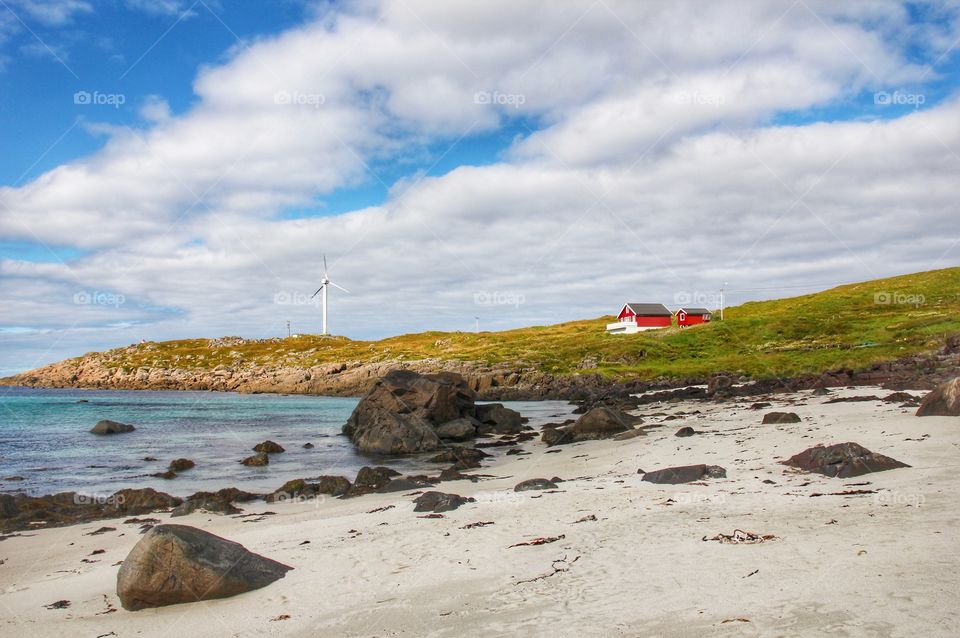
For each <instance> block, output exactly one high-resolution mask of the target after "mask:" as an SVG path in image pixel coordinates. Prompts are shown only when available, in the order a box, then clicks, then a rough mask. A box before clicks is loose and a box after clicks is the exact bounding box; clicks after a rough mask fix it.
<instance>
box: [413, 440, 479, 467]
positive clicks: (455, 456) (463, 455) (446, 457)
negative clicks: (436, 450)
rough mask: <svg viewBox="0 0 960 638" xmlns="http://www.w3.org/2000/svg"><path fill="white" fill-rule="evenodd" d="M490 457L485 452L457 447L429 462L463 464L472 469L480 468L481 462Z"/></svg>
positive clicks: (433, 457)
mask: <svg viewBox="0 0 960 638" xmlns="http://www.w3.org/2000/svg"><path fill="white" fill-rule="evenodd" d="M489 456H490V455H489V454H487V453H486V452H484V451H483V450H478V449H476V448H472V447H463V446H460V445H455V446H453V447H450V448H447V449H446V450H444V451H443V452H441V453H440V454H437V455H436V456H432V457H430V459H428V460H429V461H430V462H431V463H461V464H463V465H466V466H470V467H480V461H481V460H482V459H485V458H487V457H489ZM461 469H464V468H461Z"/></svg>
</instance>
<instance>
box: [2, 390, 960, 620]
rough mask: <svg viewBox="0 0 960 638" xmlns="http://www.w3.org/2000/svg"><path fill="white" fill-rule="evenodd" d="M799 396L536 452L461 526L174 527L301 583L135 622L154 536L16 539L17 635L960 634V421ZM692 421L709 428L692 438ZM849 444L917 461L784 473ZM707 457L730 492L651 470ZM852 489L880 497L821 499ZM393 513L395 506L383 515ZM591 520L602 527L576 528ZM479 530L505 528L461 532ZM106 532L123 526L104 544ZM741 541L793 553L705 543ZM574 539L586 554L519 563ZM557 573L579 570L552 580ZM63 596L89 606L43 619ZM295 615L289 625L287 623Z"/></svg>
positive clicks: (312, 518) (453, 520) (9, 599)
mask: <svg viewBox="0 0 960 638" xmlns="http://www.w3.org/2000/svg"><path fill="white" fill-rule="evenodd" d="M838 394H847V395H853V394H878V395H880V396H883V395H884V394H886V392H885V391H883V390H880V389H875V388H859V389H857V390H855V391H851V390H843V391H838V392H835V393H834V396H836V395H838ZM793 396H794V398H796V399H797V400H798V403H797V404H796V405H791V404H790V403H789V401H790V400H791V397H788V396H786V395H779V396H778V398H777V400H775V401H774V402H773V403H774V405H773V407H771V408H768V409H765V410H761V411H752V410H748V409H745V406H746V405H748V404H749V403H750V401H746V402H743V401H741V402H739V403H738V404H737V405H736V407H734V406H733V405H732V404H729V403H727V404H711V403H700V402H690V403H678V404H670V405H664V406H649V407H646V408H644V409H643V410H641V413H642V414H650V413H653V412H657V411H664V412H669V413H675V412H677V411H692V410H702V411H703V414H701V415H698V416H695V417H685V418H683V419H678V420H671V421H669V422H667V423H665V424H664V426H663V427H662V428H659V429H656V430H654V431H653V432H652V433H651V434H650V435H649V436H647V437H639V438H635V439H632V440H629V441H599V442H588V443H581V444H576V445H571V446H564V447H561V448H559V449H560V451H559V452H557V453H544V450H545V448H544V447H543V446H542V444H540V443H539V442H536V443H531V444H529V449H531V450H533V451H534V454H533V455H531V456H519V457H506V459H505V460H504V461H502V462H500V463H499V464H497V465H496V466H493V467H491V468H485V469H483V470H478V471H479V472H484V473H490V474H495V475H496V476H498V477H499V478H498V479H496V480H490V481H483V482H480V483H476V484H473V483H469V482H466V481H460V482H456V483H443V484H441V486H440V487H439V489H440V490H442V491H448V492H456V493H459V494H463V495H470V496H474V497H476V498H477V502H476V503H471V504H468V505H465V506H463V507H461V508H460V509H458V510H456V511H454V512H449V513H447V514H446V517H445V518H443V519H437V520H431V519H423V518H417V514H415V513H414V512H413V505H412V502H411V501H412V497H408V496H403V495H401V494H393V495H372V496H366V497H361V498H357V499H351V500H337V499H327V500H326V501H324V502H321V503H318V504H317V503H285V504H270V505H267V504H263V503H256V504H252V505H250V506H249V507H247V508H246V511H247V512H259V511H266V510H272V511H275V512H277V515H275V516H270V517H268V518H267V519H265V520H263V521H261V522H243V521H244V520H247V519H242V518H239V519H238V518H233V517H224V516H217V515H210V514H204V513H197V514H193V515H190V516H187V517H183V518H178V519H174V520H173V522H176V523H182V524H189V525H195V526H198V527H201V528H203V529H206V530H209V531H211V532H213V533H216V534H220V535H222V536H224V537H226V538H229V539H231V540H235V541H238V542H240V543H243V544H244V545H245V546H246V547H247V548H249V549H250V550H252V551H255V552H258V553H261V554H263V555H265V556H268V557H270V558H273V559H276V560H279V561H281V562H284V563H286V564H288V565H291V566H293V567H294V568H295V569H294V570H293V571H291V572H289V573H288V574H287V576H286V578H284V579H282V580H280V581H278V582H276V583H274V584H272V585H270V586H268V587H266V588H264V589H261V590H258V591H254V592H250V593H247V594H244V595H241V596H237V597H234V598H231V599H225V600H218V601H211V602H203V603H196V604H189V605H177V606H172V607H166V608H162V609H151V610H144V611H139V612H127V611H124V610H123V609H120V608H119V607H120V604H119V601H118V599H117V597H116V593H115V584H116V574H117V569H118V568H117V567H116V566H115V563H117V562H118V561H121V560H122V559H123V558H124V557H125V556H126V554H127V552H128V551H129V550H130V548H131V547H132V546H133V545H134V544H135V543H136V542H137V540H139V538H140V536H139V534H138V528H137V526H136V525H124V524H123V522H122V520H116V521H98V522H95V523H92V524H89V525H80V526H74V527H69V528H60V529H49V530H41V531H37V532H31V533H30V535H28V536H23V537H15V538H8V539H6V540H4V541H2V542H0V560H3V561H5V562H4V563H3V564H2V565H0V592H2V594H0V635H2V636H32V635H38V636H90V637H91V638H93V637H94V636H103V635H109V636H112V635H116V636H134V635H136V636H144V637H146V636H165V637H180V636H231V635H234V636H248V635H302V636H481V635H482V636H531V635H533V636H540V635H542V636H577V637H578V638H582V637H585V636H678V637H679V636H727V635H730V636H805V635H832V636H917V635H922V636H925V637H930V636H955V635H958V633H960V622H958V621H960V564H958V563H960V561H958V556H957V549H958V547H960V544H958V541H960V525H958V522H960V521H958V518H960V499H958V495H960V490H958V488H960V477H958V473H957V471H956V470H957V466H958V465H960V463H958V462H957V455H958V445H960V419H956V418H953V419H951V418H943V417H927V418H917V417H914V416H913V410H912V409H902V408H899V407H897V405H896V404H882V403H874V402H870V403H839V404H833V405H824V404H823V400H824V399H823V398H821V397H810V395H809V393H800V394H798V395H793ZM774 409H788V410H790V411H795V412H797V413H798V414H800V416H802V417H803V422H802V423H799V424H793V425H777V426H761V425H760V419H761V416H762V414H763V413H764V412H766V411H769V410H774ZM660 420H661V418H660V417H654V418H648V419H647V420H646V422H647V425H650V424H652V423H656V422H659V421H660ZM682 425H692V426H694V427H695V428H696V429H698V430H701V431H703V432H704V433H703V434H700V435H698V436H694V437H691V438H676V437H674V436H673V433H674V432H675V431H676V430H677V429H678V428H679V427H681V426H682ZM924 434H929V437H927V438H925V439H923V440H907V439H921V437H922V435H924ZM843 441H855V442H857V443H860V444H861V445H864V446H865V447H867V448H869V449H870V450H872V451H875V452H880V453H883V454H887V455H889V456H893V457H894V458H896V459H898V460H900V461H903V462H905V463H909V464H910V465H912V466H913V467H912V468H910V469H899V470H893V471H889V472H883V473H877V474H871V475H867V476H864V477H859V478H855V479H849V480H844V479H829V478H826V477H823V476H819V475H805V474H798V473H794V472H792V471H788V470H787V469H786V468H785V467H784V466H781V465H778V464H777V463H776V461H777V460H780V459H782V458H785V457H787V456H791V455H792V454H795V453H797V452H800V451H801V450H803V449H805V448H807V447H809V446H811V445H814V444H816V443H820V442H823V443H827V444H829V443H839V442H843ZM693 463H711V464H718V465H722V466H724V467H726V468H727V472H728V477H729V478H727V479H715V480H710V481H709V484H708V485H705V486H701V485H677V486H657V485H652V484H649V483H643V482H641V481H640V478H641V477H640V475H638V474H637V469H638V468H643V469H644V470H647V471H649V470H653V469H658V468H663V467H668V466H671V465H686V464H693ZM312 473H316V472H312ZM306 474H311V472H306ZM552 476H560V477H562V478H565V479H573V480H570V481H568V482H565V483H562V484H561V485H560V489H561V490H563V491H562V493H553V494H545V493H540V492H524V493H520V494H517V493H514V492H513V490H512V488H513V486H514V485H515V484H516V483H518V482H519V481H521V480H523V479H527V478H532V477H546V478H549V477H552ZM764 479H771V480H773V481H776V484H775V485H769V484H764V483H763V482H762V481H763V480H764ZM864 482H869V485H863V486H851V484H853V483H864ZM807 483H808V484H807ZM804 484H806V485H804ZM847 489H874V490H878V491H879V492H878V494H876V495H861V496H822V497H818V498H812V497H810V496H809V495H810V494H811V493H815V492H836V491H841V490H847ZM668 499H672V502H668ZM390 504H395V505H396V507H394V508H393V509H390V510H388V511H385V512H379V513H367V512H368V511H369V510H373V509H374V508H378V507H383V506H386V505H390ZM590 514H594V515H596V517H597V520H596V521H595V522H583V523H574V521H577V520H578V519H580V518H583V517H585V516H587V515H590ZM156 516H157V517H158V518H161V519H166V518H167V515H162V514H161V515H156ZM477 521H493V522H494V523H495V524H494V525H489V526H486V527H480V528H475V529H461V527H462V526H463V525H465V524H467V523H474V522H477ZM833 521H835V522H833ZM104 525H107V526H111V527H116V528H117V531H116V532H110V533H106V534H103V535H100V536H85V535H84V534H85V533H87V532H90V531H92V530H94V529H97V528H99V527H101V526H104ZM737 528H739V529H743V530H747V531H751V532H757V533H765V534H767V533H768V534H775V535H776V536H777V537H778V539H777V540H775V541H770V542H766V543H763V544H757V545H725V544H720V543H717V542H704V541H702V540H701V538H702V537H704V536H713V535H715V534H718V533H726V534H729V533H731V532H733V530H734V529H737ZM351 530H356V532H352V531H351ZM558 535H564V536H565V538H563V539H562V540H560V541H558V542H555V543H552V544H547V545H543V546H539V547H514V548H508V546H509V545H512V544H514V543H518V542H521V541H525V540H529V539H532V538H534V537H538V536H558ZM304 540H309V541H310V543H309V544H306V545H301V542H302V541H304ZM100 548H102V549H106V550H107V551H106V553H105V554H102V555H97V556H91V557H89V560H96V561H98V562H95V563H83V562H81V560H82V559H83V558H85V557H87V556H88V555H89V554H90V553H91V552H92V551H93V550H94V549H100ZM554 568H556V569H558V570H560V571H558V572H557V573H555V574H554V575H552V576H550V577H547V578H541V579H539V580H531V579H536V578H537V577H538V576H542V575H545V574H551V573H553V572H554ZM524 581H527V582H524ZM61 599H67V600H70V601H71V603H72V604H71V606H70V607H69V608H68V609H62V610H48V609H45V608H44V605H47V604H49V603H53V602H54V601H57V600H61ZM111 608H113V609H116V611H114V612H111V613H106V614H104V613H103V612H105V611H106V610H108V609H111ZM281 616H289V618H287V619H280V620H275V619H276V618H278V617H281ZM111 632H113V633H111Z"/></svg>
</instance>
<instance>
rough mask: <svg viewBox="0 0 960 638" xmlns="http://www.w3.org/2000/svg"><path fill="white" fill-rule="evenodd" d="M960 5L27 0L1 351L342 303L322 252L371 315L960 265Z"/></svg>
mask: <svg viewBox="0 0 960 638" xmlns="http://www.w3.org/2000/svg"><path fill="white" fill-rule="evenodd" d="M958 14H960V5H958V3H956V2H952V1H949V2H920V3H918V2H911V3H902V2H896V1H894V0H878V1H877V2H872V3H859V4H849V5H848V4H841V5H837V3H832V2H826V1H823V2H821V1H816V0H806V1H800V2H782V3H781V2H771V3H763V4H750V3H747V4H743V3H735V2H717V3H711V5H710V7H709V8H708V9H704V8H703V5H702V4H697V3H683V2H679V3H631V2H615V1H613V0H610V1H605V2H561V3H549V2H539V1H536V0H530V1H529V2H519V3H517V2H513V3H511V2H493V3H488V4H484V5H483V6H481V5H479V4H470V3H465V4H462V5H456V6H452V5H451V6H446V5H444V6H440V5H438V4H436V3H431V2H427V1H422V0H405V1H400V0H367V1H365V2H361V3H351V4H348V5H341V4H338V3H329V2H308V1H305V0H304V1H296V0H279V1H277V2H246V1H244V2H231V1H229V0H218V1H213V0H204V1H200V2H190V1H189V0H157V1H155V2H146V1H144V0H104V1H102V2H91V1H88V0H3V1H2V2H0V82H2V87H3V90H2V91H0V131H2V134H0V149H2V152H0V204H2V206H0V284H2V285H0V297H2V299H0V301H3V307H4V314H5V315H6V316H0V341H3V343H4V346H5V348H4V350H5V353H7V354H5V355H4V356H5V358H4V359H3V360H2V361H0V370H6V371H9V370H17V369H23V368H25V367H30V366H31V365H33V364H35V363H40V362H43V361H45V360H49V359H54V358H60V357H62V356H67V355H69V354H72V353H73V354H75V353H79V352H84V351H87V350H90V349H93V348H103V347H109V346H116V345H122V344H124V343H128V342H131V341H138V340H140V339H164V338H175V337H189V336H197V335H203V336H217V335H220V334H244V335H246V336H269V335H272V334H278V333H281V332H284V331H285V322H286V320H292V321H294V323H295V325H299V326H301V329H302V330H304V331H313V330H314V329H315V328H316V327H317V326H316V325H315V322H316V308H315V306H314V305H311V304H309V303H305V304H295V305H293V306H288V305H284V304H278V302H277V301H276V299H277V298H284V299H286V298H290V297H291V293H299V291H301V290H309V291H311V292H312V290H313V289H315V286H314V284H315V283H316V278H317V276H318V274H317V273H318V269H319V265H318V264H319V262H320V257H321V256H322V254H327V255H328V256H329V258H330V262H331V264H332V268H333V269H334V272H335V280H336V279H339V280H340V281H341V283H343V285H345V286H346V287H348V288H350V289H351V291H352V292H353V294H351V295H349V296H344V297H343V298H342V299H338V300H337V302H336V303H337V304H338V305H337V307H336V314H335V315H334V316H335V317H336V319H338V320H339V325H340V327H341V330H339V331H338V332H341V333H344V334H347V335H348V336H351V337H354V338H372V337H380V336H386V335H389V334H394V333H397V332H406V331H414V330H425V329H443V330H456V329H471V327H472V326H473V324H474V317H475V316H481V322H482V325H483V326H484V327H486V328H489V329H494V328H506V327H511V326H519V325H527V324H531V323H553V322H556V321H563V320H568V319H575V318H582V317H586V316H596V315H598V314H602V313H604V312H610V311H611V308H612V307H619V305H620V304H621V303H622V302H623V301H625V300H627V298H628V297H629V300H631V301H639V300H651V301H663V302H666V303H667V304H668V305H670V301H671V299H673V298H674V297H677V295H682V294H687V295H689V294H690V293H697V294H700V295H701V296H703V295H705V296H707V297H708V298H712V296H715V293H716V291H717V290H718V289H719V287H720V286H722V285H724V283H725V282H727V283H728V285H727V289H728V290H733V291H734V292H733V293H730V295H731V300H732V301H733V302H734V303H736V302H740V301H745V300H747V299H754V298H763V297H776V296H781V295H786V294H796V293H797V292H798V291H799V292H802V291H803V290H805V289H811V290H812V289H815V288H817V287H823V286H824V285H825V284H828V283H832V282H836V283H841V282H844V281H852V280H858V279H870V278H874V277H880V276H886V275H892V274H898V273H903V272H910V271H915V270H924V269H930V268H935V267H945V266H948V265H952V264H955V263H956V262H957V250H956V240H957V239H960V238H957V237H954V235H955V233H951V232H950V231H947V232H945V233H936V232H934V231H932V230H931V229H932V228H936V227H938V226H940V227H942V226H943V225H944V224H946V223H947V222H948V221H951V222H952V221H955V217H952V216H951V215H955V208H954V206H955V201H956V200H957V197H956V195H957V194H958V193H957V192H956V186H955V181H956V180H955V179H952V178H954V177H955V175H956V171H957V169H958V168H960V166H958V164H960V153H958V151H957V149H958V147H960V144H957V141H958V140H957V137H958V136H960V132H958V131H957V130H956V127H955V125H954V124H955V122H956V121H957V120H958V117H957V116H958V111H960V109H958V105H957V104H958V88H960V87H958V85H960V67H958V64H957V60H958V55H960V51H958V48H960V47H958V39H960V27H958V24H960V21H958ZM676 24H683V25H685V27H684V29H683V30H677V29H671V28H665V27H664V25H676ZM282 95H286V96H290V95H294V96H297V95H306V96H313V98H311V99H312V100H313V102H314V103H312V104H303V103H294V104H289V103H286V102H284V101H283V100H282V99H280V97H278V96H282ZM77 96H79V97H77ZM87 97H89V101H90V102H93V103H84V102H85V101H86V100H87ZM98 102H99V103H98ZM883 159H886V161H881V160H883ZM948 225H949V224H948ZM954 225H955V224H954ZM729 282H732V283H729ZM354 289H356V290H354ZM98 292H99V293H105V294H107V295H113V297H110V298H111V299H114V300H115V299H117V298H120V297H122V299H123V300H124V302H123V303H120V304H100V305H98V304H96V303H93V304H84V303H80V304H78V302H77V301H76V299H77V298H81V299H87V298H88V297H90V296H91V294H92V293H98ZM281 293H283V294H281ZM494 293H496V294H494ZM78 295H79V297H78ZM278 295H280V297H278ZM284 295H286V296H284ZM292 297H293V298H295V297H296V295H295V294H293V295H292ZM92 298H94V299H95V298H97V297H96V295H93V297H92ZM491 298H494V299H497V298H499V299H504V298H508V299H513V300H517V299H521V298H522V299H523V302H522V303H510V304H488V303H481V302H478V301H477V299H491ZM370 304H377V305H378V306H379V307H381V308H384V309H386V316H389V317H390V319H389V320H384V319H382V318H378V317H377V316H375V315H373V314H371V313H369V312H368V311H367V308H369V307H370ZM51 335H52V338H51ZM51 343H52V344H53V345H51Z"/></svg>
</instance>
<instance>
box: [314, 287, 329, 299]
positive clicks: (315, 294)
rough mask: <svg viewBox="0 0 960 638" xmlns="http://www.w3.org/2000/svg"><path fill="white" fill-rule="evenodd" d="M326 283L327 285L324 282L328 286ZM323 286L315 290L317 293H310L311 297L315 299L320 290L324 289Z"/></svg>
mask: <svg viewBox="0 0 960 638" xmlns="http://www.w3.org/2000/svg"><path fill="white" fill-rule="evenodd" d="M326 285H327V284H323V286H326ZM323 286H320V287H319V288H317V292H315V293H313V294H312V295H310V298H311V299H313V298H314V297H316V296H317V295H319V294H320V291H321V290H323Z"/></svg>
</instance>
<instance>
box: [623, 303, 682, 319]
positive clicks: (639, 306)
mask: <svg viewBox="0 0 960 638" xmlns="http://www.w3.org/2000/svg"><path fill="white" fill-rule="evenodd" d="M627 308H629V309H630V310H632V311H633V312H634V314H637V315H640V316H641V317H672V316H673V313H672V312H670V311H669V310H667V307H666V306H664V305H663V304H662V303H628V304H627Z"/></svg>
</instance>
